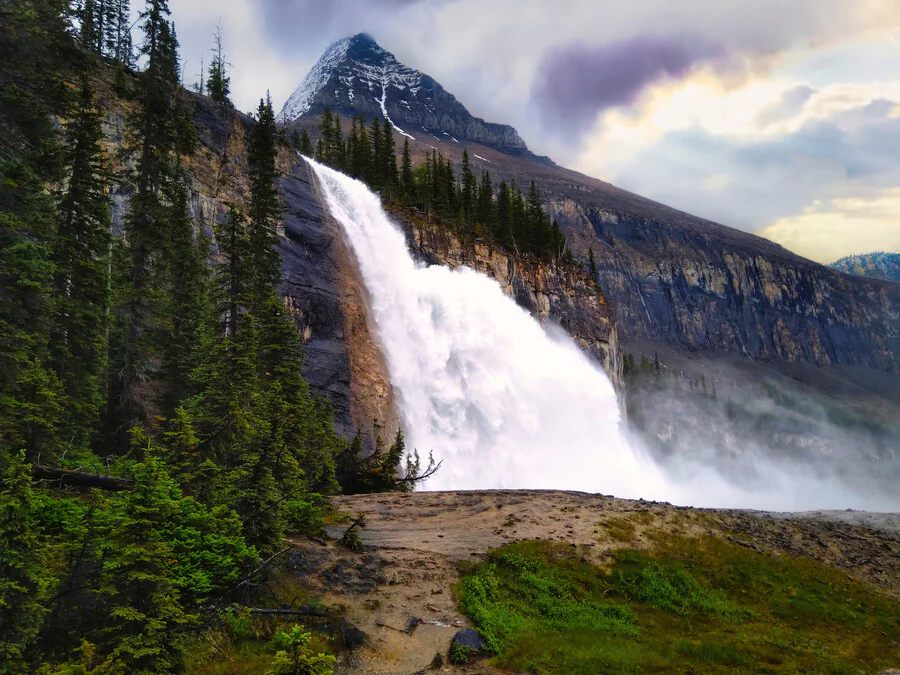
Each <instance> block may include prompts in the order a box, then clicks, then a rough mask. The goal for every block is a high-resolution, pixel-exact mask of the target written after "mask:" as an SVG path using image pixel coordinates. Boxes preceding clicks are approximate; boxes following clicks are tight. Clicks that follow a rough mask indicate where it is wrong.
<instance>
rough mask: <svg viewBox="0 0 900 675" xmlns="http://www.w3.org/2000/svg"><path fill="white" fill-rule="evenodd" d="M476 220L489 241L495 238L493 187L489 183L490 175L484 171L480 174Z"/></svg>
mask: <svg viewBox="0 0 900 675" xmlns="http://www.w3.org/2000/svg"><path fill="white" fill-rule="evenodd" d="M476 220H477V221H478V222H479V223H480V224H481V226H482V227H483V228H484V231H485V234H486V235H487V237H488V239H489V240H493V239H494V237H495V232H494V230H495V226H496V223H495V220H496V214H495V213H494V185H493V183H491V175H490V174H489V173H488V172H487V171H484V172H482V174H481V186H480V187H479V188H478V215H477V217H476Z"/></svg>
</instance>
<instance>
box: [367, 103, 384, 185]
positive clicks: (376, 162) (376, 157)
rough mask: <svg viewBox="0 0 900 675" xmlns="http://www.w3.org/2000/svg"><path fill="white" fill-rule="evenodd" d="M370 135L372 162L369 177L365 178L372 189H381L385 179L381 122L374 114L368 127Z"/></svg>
mask: <svg viewBox="0 0 900 675" xmlns="http://www.w3.org/2000/svg"><path fill="white" fill-rule="evenodd" d="M370 135H371V137H372V163H371V165H370V173H369V178H368V180H366V183H368V184H369V185H370V186H371V187H372V189H373V190H377V191H378V190H381V188H382V186H383V185H384V181H385V175H384V174H385V171H384V167H385V161H384V139H383V138H382V135H383V134H382V127H381V122H380V121H379V119H378V117H377V116H376V117H375V119H373V120H372V126H371V129H370Z"/></svg>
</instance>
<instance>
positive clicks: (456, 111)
mask: <svg viewBox="0 0 900 675" xmlns="http://www.w3.org/2000/svg"><path fill="white" fill-rule="evenodd" d="M326 107H327V108H329V109H330V110H331V111H332V112H334V113H343V114H345V115H353V116H354V117H355V116H357V115H359V114H360V113H362V114H363V115H364V116H365V117H366V118H367V119H369V120H371V119H372V118H374V117H376V116H378V117H380V118H382V119H384V118H385V117H387V118H388V119H390V121H391V122H392V123H393V125H394V127H395V128H396V129H397V131H398V132H400V133H402V134H403V135H405V136H408V137H409V138H411V139H413V140H415V139H416V138H428V139H435V140H440V139H447V140H449V141H453V142H456V143H458V142H459V140H470V141H474V142H476V143H482V144H484V145H486V146H490V147H492V148H497V149H499V150H502V151H504V152H507V153H510V154H515V155H520V154H524V155H530V154H531V153H529V152H528V148H527V147H526V146H525V143H524V142H523V141H522V139H521V138H520V137H519V134H518V132H516V130H515V129H513V128H512V127H510V126H507V125H505V124H492V123H490V122H485V121H484V120H483V119H480V118H478V117H474V116H473V115H472V114H470V113H469V111H468V110H466V108H465V107H464V106H463V105H462V103H460V102H459V101H458V100H456V97H455V96H453V94H451V93H450V92H448V91H447V90H445V89H444V88H443V87H442V86H441V85H440V84H438V83H437V82H435V81H434V80H433V79H432V78H431V77H429V76H428V75H425V74H424V73H420V72H419V71H418V70H414V69H412V68H409V67H407V66H405V65H403V64H402V63H400V62H399V61H397V59H396V58H395V57H394V55H393V54H391V53H390V52H388V51H385V50H384V49H382V48H381V47H380V46H379V45H378V44H377V43H376V42H375V41H374V40H373V39H372V38H371V37H370V36H368V35H366V34H365V33H360V34H358V35H354V36H353V37H348V38H344V39H343V40H338V41H337V42H335V43H334V44H332V45H331V46H330V47H329V48H328V49H327V50H326V52H325V53H324V54H323V55H322V57H321V58H320V59H319V61H318V62H317V63H316V65H315V66H313V68H312V70H310V72H309V73H308V74H307V75H306V77H305V78H304V79H303V82H301V84H300V86H299V87H298V88H297V90H296V91H295V92H294V93H293V95H292V96H291V97H290V98H289V99H288V100H287V102H286V103H285V105H284V108H283V109H282V111H281V113H280V114H279V116H278V119H279V120H283V121H285V122H293V121H294V120H296V119H297V118H298V117H300V116H304V115H319V114H321V113H322V112H323V111H324V110H325V108H326Z"/></svg>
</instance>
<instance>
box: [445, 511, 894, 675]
mask: <svg viewBox="0 0 900 675" xmlns="http://www.w3.org/2000/svg"><path fill="white" fill-rule="evenodd" d="M622 520H623V521H624V520H625V519H622ZM633 527H634V524H632V523H628V522H618V521H616V522H611V523H610V524H609V525H607V529H610V528H611V530H610V532H609V535H610V536H612V537H613V538H615V539H619V540H622V541H628V540H629V539H630V536H631V534H632V533H633ZM608 560H609V563H608V565H607V566H606V567H597V566H595V565H593V564H591V563H589V562H588V561H587V559H586V558H585V557H582V555H581V552H580V551H579V549H577V548H574V547H571V546H566V545H563V544H556V543H551V542H524V543H518V544H513V545H510V546H506V547H503V548H501V549H497V550H495V551H494V552H493V553H492V554H491V555H490V557H489V558H488V560H487V562H485V563H484V564H482V565H480V566H478V567H473V568H470V569H468V570H466V571H465V572H464V575H463V579H462V582H461V583H460V587H459V598H460V608H461V609H462V611H463V612H464V613H466V614H467V615H468V616H469V617H470V618H472V619H473V620H474V621H475V623H476V624H477V625H478V627H479V628H480V629H481V631H482V633H483V634H484V636H485V637H486V638H487V640H488V642H489V644H490V645H491V646H492V648H493V649H494V650H495V651H496V652H497V653H498V656H496V658H495V664H496V665H497V666H499V667H501V668H504V669H509V670H512V671H515V672H532V673H567V674H571V675H578V674H580V673H584V674H596V673H637V672H640V673H665V672H686V671H691V672H694V673H733V672H753V673H798V672H801V673H802V672H806V673H859V672H863V673H866V672H877V671H878V670H880V669H882V668H886V667H889V666H892V665H894V666H895V665H896V664H897V662H898V661H900V649H897V648H896V644H897V641H900V606H898V605H897V603H896V602H893V601H891V600H889V599H887V598H885V597H883V596H881V595H879V594H877V593H876V592H874V591H872V590H870V589H869V588H867V587H864V586H862V585H860V584H859V583H857V582H854V581H851V580H850V579H849V578H848V577H847V575H846V574H844V573H841V572H840V571H838V570H835V569H832V568H829V567H826V566H824V565H822V564H820V563H817V562H815V561H812V560H808V559H801V558H793V557H790V556H781V557H770V556H767V555H763V554H760V553H756V552H754V551H752V550H749V549H747V548H744V547H741V546H737V545H735V544H731V543H728V542H727V541H725V540H723V539H720V538H714V537H700V538H689V537H684V536H676V535H659V536H658V537H656V538H655V539H654V542H653V545H652V546H651V548H650V549H648V550H644V551H639V550H635V549H630V548H625V549H620V550H618V551H616V552H615V553H613V554H612V555H611V556H610V558H609V559H608Z"/></svg>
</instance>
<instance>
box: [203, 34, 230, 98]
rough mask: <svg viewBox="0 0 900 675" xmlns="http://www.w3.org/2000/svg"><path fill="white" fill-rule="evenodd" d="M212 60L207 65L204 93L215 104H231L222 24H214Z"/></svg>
mask: <svg viewBox="0 0 900 675" xmlns="http://www.w3.org/2000/svg"><path fill="white" fill-rule="evenodd" d="M212 53H213V59H212V63H211V64H210V65H209V78H208V79H207V81H206V91H207V92H208V94H209V97H210V98H211V99H212V100H213V101H215V102H216V103H223V104H228V105H230V104H231V100H230V99H229V98H228V94H229V93H231V78H230V77H228V72H227V71H228V66H229V65H230V64H229V63H228V62H226V61H225V55H224V53H223V49H222V22H221V21H219V23H217V24H216V32H215V33H214V34H213V48H212Z"/></svg>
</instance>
